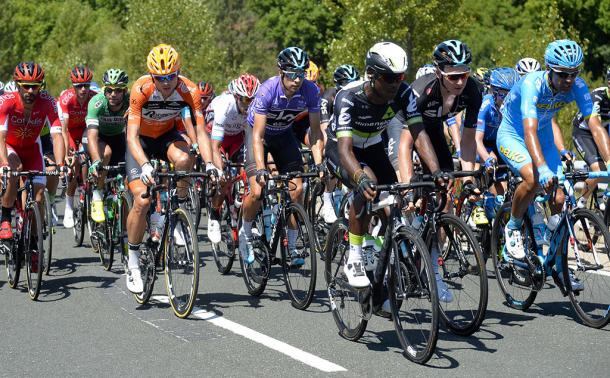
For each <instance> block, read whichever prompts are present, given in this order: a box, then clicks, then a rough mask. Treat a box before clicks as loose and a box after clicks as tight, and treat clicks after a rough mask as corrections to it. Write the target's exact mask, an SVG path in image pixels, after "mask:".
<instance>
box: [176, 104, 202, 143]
mask: <svg viewBox="0 0 610 378" xmlns="http://www.w3.org/2000/svg"><path fill="white" fill-rule="evenodd" d="M190 114H191V111H190V109H189V108H188V107H185V108H184V109H183V110H182V112H181V113H180V117H181V119H182V124H183V125H184V131H186V136H188V137H189V140H190V141H191V143H195V142H197V144H199V139H198V138H199V137H198V135H197V132H196V131H195V126H193V120H192V118H191V116H190Z"/></svg>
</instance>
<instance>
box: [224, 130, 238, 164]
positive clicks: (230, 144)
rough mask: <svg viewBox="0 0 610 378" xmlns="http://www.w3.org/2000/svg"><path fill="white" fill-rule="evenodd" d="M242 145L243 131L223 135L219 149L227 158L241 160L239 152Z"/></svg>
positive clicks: (235, 160)
mask: <svg viewBox="0 0 610 378" xmlns="http://www.w3.org/2000/svg"><path fill="white" fill-rule="evenodd" d="M243 145H244V133H239V134H235V135H225V136H224V138H223V139H222V143H221V145H220V150H221V151H222V153H223V154H225V155H226V156H227V157H228V158H229V160H231V161H234V162H238V161H239V160H240V157H241V160H242V161H243V156H239V155H241V154H240V153H239V152H240V151H241V147H242V146H243Z"/></svg>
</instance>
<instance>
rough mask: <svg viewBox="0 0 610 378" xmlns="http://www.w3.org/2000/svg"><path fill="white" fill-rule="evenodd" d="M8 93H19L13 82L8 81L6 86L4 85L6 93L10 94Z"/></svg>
mask: <svg viewBox="0 0 610 378" xmlns="http://www.w3.org/2000/svg"><path fill="white" fill-rule="evenodd" d="M8 92H17V85H16V84H15V82H14V81H12V80H11V81H8V82H6V84H4V93H8Z"/></svg>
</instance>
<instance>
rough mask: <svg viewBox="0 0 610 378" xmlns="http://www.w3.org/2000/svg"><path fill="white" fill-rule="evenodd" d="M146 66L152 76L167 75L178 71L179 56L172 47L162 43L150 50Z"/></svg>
mask: <svg viewBox="0 0 610 378" xmlns="http://www.w3.org/2000/svg"><path fill="white" fill-rule="evenodd" d="M146 66H148V71H149V72H150V73H151V74H153V75H168V74H171V73H174V72H176V71H178V70H179V69H180V56H179V55H178V52H177V51H176V49H174V48H173V47H172V46H170V45H166V44H165V43H162V44H160V45H157V46H155V47H153V49H152V50H150V53H148V58H147V59H146Z"/></svg>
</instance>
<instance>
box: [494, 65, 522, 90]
mask: <svg viewBox="0 0 610 378" xmlns="http://www.w3.org/2000/svg"><path fill="white" fill-rule="evenodd" d="M520 78H521V76H519V74H518V73H517V71H515V70H514V69H513V68H510V67H500V68H496V69H495V70H493V71H491V75H490V77H489V85H491V86H492V87H494V88H499V89H504V90H507V91H510V89H511V88H512V87H513V85H515V83H516V82H517V81H519V79H520Z"/></svg>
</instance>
